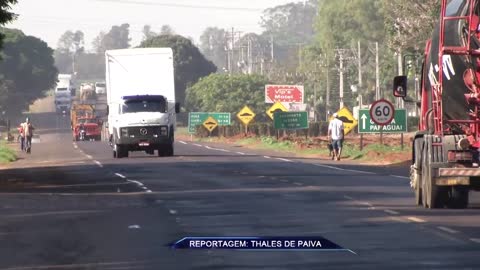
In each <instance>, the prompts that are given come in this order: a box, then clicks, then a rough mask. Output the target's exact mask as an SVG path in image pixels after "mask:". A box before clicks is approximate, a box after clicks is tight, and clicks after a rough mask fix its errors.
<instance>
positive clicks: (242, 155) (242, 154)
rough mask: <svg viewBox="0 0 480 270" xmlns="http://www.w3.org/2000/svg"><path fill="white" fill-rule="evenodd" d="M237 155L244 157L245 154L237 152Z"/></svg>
mask: <svg viewBox="0 0 480 270" xmlns="http://www.w3.org/2000/svg"><path fill="white" fill-rule="evenodd" d="M237 154H239V155H242V156H245V155H246V154H245V153H242V152H237Z"/></svg>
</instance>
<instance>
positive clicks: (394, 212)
mask: <svg viewBox="0 0 480 270" xmlns="http://www.w3.org/2000/svg"><path fill="white" fill-rule="evenodd" d="M383 212H385V213H388V214H390V215H400V213H399V212H397V211H394V210H390V209H386V210H383Z"/></svg>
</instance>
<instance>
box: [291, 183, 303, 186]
mask: <svg viewBox="0 0 480 270" xmlns="http://www.w3.org/2000/svg"><path fill="white" fill-rule="evenodd" d="M293 184H294V185H297V186H303V184H302V183H298V182H295V183H293Z"/></svg>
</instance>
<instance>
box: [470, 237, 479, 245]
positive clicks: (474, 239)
mask: <svg viewBox="0 0 480 270" xmlns="http://www.w3.org/2000/svg"><path fill="white" fill-rule="evenodd" d="M469 240H470V241H472V242H474V243H477V244H480V238H470V239H469Z"/></svg>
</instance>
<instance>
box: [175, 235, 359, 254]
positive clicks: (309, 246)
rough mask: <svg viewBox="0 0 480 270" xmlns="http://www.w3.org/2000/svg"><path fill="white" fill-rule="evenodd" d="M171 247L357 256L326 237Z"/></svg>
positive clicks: (197, 241)
mask: <svg viewBox="0 0 480 270" xmlns="http://www.w3.org/2000/svg"><path fill="white" fill-rule="evenodd" d="M170 247H171V248H172V249H232V250H270V251H274V250H292V251H293V250H300V251H301V250H304V251H325V252H326V251H331V252H333V251H342V252H350V253H353V254H356V253H355V252H353V251H352V250H350V249H346V248H343V247H341V246H340V245H338V244H336V243H334V242H332V241H330V240H328V239H326V238H324V237H185V238H182V239H180V240H178V241H177V242H174V243H172V244H170Z"/></svg>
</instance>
